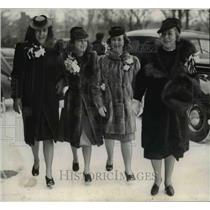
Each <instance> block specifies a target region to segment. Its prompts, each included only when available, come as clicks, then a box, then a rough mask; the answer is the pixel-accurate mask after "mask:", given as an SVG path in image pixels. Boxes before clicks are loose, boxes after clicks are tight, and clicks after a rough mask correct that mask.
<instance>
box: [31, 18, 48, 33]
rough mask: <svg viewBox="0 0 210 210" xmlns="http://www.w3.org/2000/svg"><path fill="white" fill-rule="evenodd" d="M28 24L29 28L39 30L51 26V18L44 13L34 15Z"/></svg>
mask: <svg viewBox="0 0 210 210" xmlns="http://www.w3.org/2000/svg"><path fill="white" fill-rule="evenodd" d="M29 25H30V27H31V28H33V29H35V30H39V29H42V28H48V27H50V26H52V20H51V19H49V18H47V17H46V16H45V15H40V16H35V17H34V18H32V19H31V21H30V23H29Z"/></svg>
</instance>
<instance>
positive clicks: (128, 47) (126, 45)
mask: <svg viewBox="0 0 210 210" xmlns="http://www.w3.org/2000/svg"><path fill="white" fill-rule="evenodd" d="M112 38H113V37H109V38H108V39H107V41H106V42H107V44H108V45H109V46H110V47H111V40H112ZM123 38H124V47H123V48H124V50H125V51H131V50H132V47H131V41H130V39H129V38H128V37H127V35H126V34H124V35H123Z"/></svg>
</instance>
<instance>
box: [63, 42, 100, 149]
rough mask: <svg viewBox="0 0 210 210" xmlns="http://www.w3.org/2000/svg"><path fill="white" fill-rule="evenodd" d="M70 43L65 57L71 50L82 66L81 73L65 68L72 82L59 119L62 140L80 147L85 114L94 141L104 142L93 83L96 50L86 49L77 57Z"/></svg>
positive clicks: (91, 138)
mask: <svg viewBox="0 0 210 210" xmlns="http://www.w3.org/2000/svg"><path fill="white" fill-rule="evenodd" d="M72 51H73V49H72V47H71V46H70V47H69V48H68V49H67V50H66V51H65V52H64V60H65V58H66V57H67V56H68V55H69V54H71V55H72V56H73V57H75V59H76V60H77V62H78V64H79V66H80V73H79V74H77V75H73V74H72V73H69V72H68V71H66V73H65V78H66V82H67V84H68V86H69V89H68V90H67V92H66V94H65V98H64V109H63V110H62V114H61V119H60V140H61V141H67V142H70V143H71V145H72V146H74V147H80V137H81V134H82V130H83V121H84V117H86V118H87V120H88V125H85V126H88V130H89V133H90V134H89V135H90V136H88V137H89V138H90V139H89V140H90V142H91V144H93V145H98V146H100V145H102V144H103V139H102V133H101V126H100V121H99V120H100V118H99V114H98V111H97V109H96V107H95V105H94V103H93V100H92V98H93V97H92V95H91V88H90V87H91V84H92V80H93V78H94V72H95V68H96V61H97V54H96V52H95V51H89V50H88V51H87V52H86V53H85V54H84V56H83V57H81V58H79V57H77V56H76V55H75V54H74V53H73V52H72Z"/></svg>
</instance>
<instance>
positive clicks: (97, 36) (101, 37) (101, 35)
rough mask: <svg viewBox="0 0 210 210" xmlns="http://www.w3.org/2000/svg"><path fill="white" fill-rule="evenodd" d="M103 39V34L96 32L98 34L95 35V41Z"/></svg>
mask: <svg viewBox="0 0 210 210" xmlns="http://www.w3.org/2000/svg"><path fill="white" fill-rule="evenodd" d="M103 38H104V33H101V32H98V33H97V34H96V39H97V40H102V39H103Z"/></svg>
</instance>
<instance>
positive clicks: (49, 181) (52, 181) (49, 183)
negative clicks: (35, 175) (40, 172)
mask: <svg viewBox="0 0 210 210" xmlns="http://www.w3.org/2000/svg"><path fill="white" fill-rule="evenodd" d="M45 180H46V185H47V187H49V188H52V186H53V185H55V182H54V179H53V178H48V177H47V176H45Z"/></svg>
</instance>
